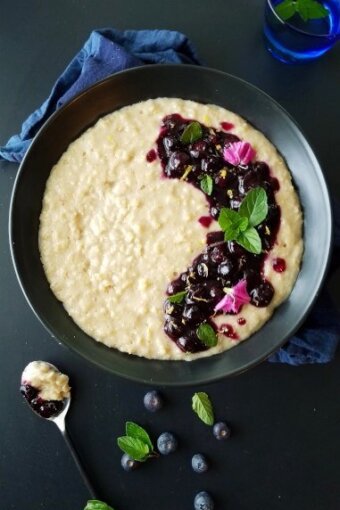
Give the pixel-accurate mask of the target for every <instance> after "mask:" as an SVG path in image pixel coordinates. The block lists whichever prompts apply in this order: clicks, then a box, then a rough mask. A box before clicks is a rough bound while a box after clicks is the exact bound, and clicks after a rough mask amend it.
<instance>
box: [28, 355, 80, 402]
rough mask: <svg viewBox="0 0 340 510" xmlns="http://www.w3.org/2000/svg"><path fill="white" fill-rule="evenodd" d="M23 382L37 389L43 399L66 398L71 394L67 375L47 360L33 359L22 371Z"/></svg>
mask: <svg viewBox="0 0 340 510" xmlns="http://www.w3.org/2000/svg"><path fill="white" fill-rule="evenodd" d="M21 383H22V384H24V385H26V384H29V385H30V386H33V388H35V389H37V390H38V391H39V393H38V396H39V398H41V399H43V400H64V399H65V398H68V397H69V396H70V391H71V388H70V386H69V379H68V377H67V375H66V374H62V373H61V372H59V371H58V370H56V369H55V367H54V366H53V365H50V363H47V362H46V361H31V363H29V364H28V365H27V366H26V367H25V370H24V371H23V373H22V377H21Z"/></svg>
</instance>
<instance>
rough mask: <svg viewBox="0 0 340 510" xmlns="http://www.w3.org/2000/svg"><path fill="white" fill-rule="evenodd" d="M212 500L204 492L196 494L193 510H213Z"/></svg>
mask: <svg viewBox="0 0 340 510" xmlns="http://www.w3.org/2000/svg"><path fill="white" fill-rule="evenodd" d="M214 507H215V505H214V500H213V499H212V497H211V496H210V494H209V493H208V492H206V491H202V492H199V493H198V494H196V496H195V499H194V508H195V510H214Z"/></svg>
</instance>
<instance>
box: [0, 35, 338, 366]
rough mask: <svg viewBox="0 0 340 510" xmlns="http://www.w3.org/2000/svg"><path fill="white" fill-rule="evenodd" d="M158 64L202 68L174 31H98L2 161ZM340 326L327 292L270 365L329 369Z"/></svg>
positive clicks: (1, 152)
mask: <svg viewBox="0 0 340 510" xmlns="http://www.w3.org/2000/svg"><path fill="white" fill-rule="evenodd" d="M152 63H189V64H200V60H199V58H198V56H197V54H196V51H195V49H194V47H193V46H192V44H191V43H190V41H189V40H188V39H187V37H186V36H185V35H183V34H181V33H179V32H173V31H169V30H126V31H123V32H122V31H119V30H113V29H110V28H106V29H102V30H95V31H93V32H92V33H91V35H90V37H89V39H88V40H87V41H86V43H85V44H84V46H83V48H82V49H81V50H80V52H79V53H78V54H77V55H76V56H75V57H74V59H73V60H72V61H71V62H70V64H69V65H68V66H67V68H66V69H65V71H64V72H63V74H62V75H61V76H60V78H58V80H57V81H56V83H55V85H54V86H53V88H52V91H51V94H50V95H49V97H48V98H47V100H46V101H45V102H44V103H43V104H42V106H40V108H38V109H37V110H36V111H35V112H34V113H32V114H31V115H30V116H29V117H28V119H26V120H25V122H24V123H23V125H22V129H21V133H20V134H19V135H14V136H12V137H11V138H10V140H9V141H8V142H7V144H6V145H5V146H4V147H1V148H0V158H3V159H6V160H8V161H13V162H17V163H19V162H20V161H21V160H22V158H23V157H24V155H25V152H26V151H27V149H28V147H29V145H30V143H31V141H32V139H33V137H34V136H35V134H36V133H37V131H38V130H39V129H40V127H41V126H42V125H43V123H44V122H45V121H46V120H47V119H48V117H49V116H50V115H51V114H52V113H53V112H54V111H55V110H57V109H58V108H60V106H62V105H63V104H64V103H66V102H67V101H69V100H70V99H71V98H72V97H74V96H75V95H76V94H78V93H79V92H81V91H83V90H84V89H86V88H88V87H89V86H90V85H92V84H93V83H96V82H97V81H99V80H101V79H103V78H105V77H107V76H109V75H110V74H112V73H115V72H118V71H121V70H123V69H128V68H130V67H137V66H140V65H143V64H152ZM335 218H336V220H337V221H336V225H335V246H336V250H335V254H334V257H335V259H334V258H333V260H335V261H336V262H335V263H339V251H340V210H336V211H335ZM339 337H340V322H339V319H338V315H337V312H336V310H335V308H334V305H333V304H332V303H331V301H330V298H329V296H328V294H327V293H326V291H323V293H322V294H321V295H320V297H319V299H318V301H317V303H316V305H315V307H314V308H313V311H312V312H311V314H310V315H309V317H308V319H307V320H306V322H305V324H304V326H303V327H302V328H301V329H300V330H299V331H298V332H297V333H296V334H295V335H294V336H293V337H292V338H291V339H290V340H289V341H288V342H287V344H286V345H285V346H284V347H282V348H281V349H279V350H278V351H277V352H276V353H275V354H273V355H272V356H271V357H270V358H269V361H272V362H280V363H289V364H290V365H301V364H305V363H326V362H328V361H330V360H331V359H332V357H333V356H334V353H335V350H336V347H337V344H338V341H339Z"/></svg>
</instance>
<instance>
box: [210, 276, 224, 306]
mask: <svg viewBox="0 0 340 510" xmlns="http://www.w3.org/2000/svg"><path fill="white" fill-rule="evenodd" d="M206 289H207V292H208V295H209V298H211V299H212V300H213V302H214V303H218V301H220V300H221V299H222V298H223V297H224V296H225V293H224V291H223V289H222V287H221V285H219V284H218V283H217V282H216V281H211V282H208V283H207V286H206Z"/></svg>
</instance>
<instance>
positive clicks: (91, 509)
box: [84, 499, 113, 510]
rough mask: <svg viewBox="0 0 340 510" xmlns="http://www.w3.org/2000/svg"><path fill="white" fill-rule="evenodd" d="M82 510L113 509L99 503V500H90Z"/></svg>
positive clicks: (102, 502) (101, 502)
mask: <svg viewBox="0 0 340 510" xmlns="http://www.w3.org/2000/svg"><path fill="white" fill-rule="evenodd" d="M84 510H113V508H112V506H109V505H107V504H106V503H104V501H99V499H90V500H89V501H88V502H87V503H86V507H85V508H84Z"/></svg>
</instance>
